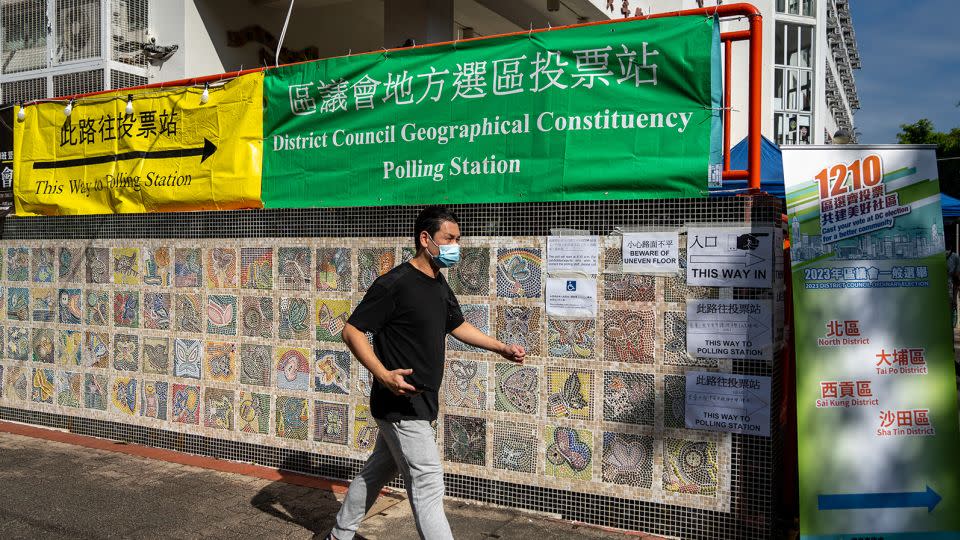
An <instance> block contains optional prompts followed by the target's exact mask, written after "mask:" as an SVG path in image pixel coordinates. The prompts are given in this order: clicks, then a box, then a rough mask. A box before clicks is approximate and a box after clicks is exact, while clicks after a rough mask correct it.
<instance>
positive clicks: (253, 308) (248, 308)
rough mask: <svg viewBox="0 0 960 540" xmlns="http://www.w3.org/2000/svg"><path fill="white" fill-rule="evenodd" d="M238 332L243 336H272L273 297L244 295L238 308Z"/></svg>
mask: <svg viewBox="0 0 960 540" xmlns="http://www.w3.org/2000/svg"><path fill="white" fill-rule="evenodd" d="M240 333H241V334H242V335H243V336H245V337H254V338H267V339H269V338H271V337H273V298H268V297H261V296H244V297H243V300H242V301H241V308H240Z"/></svg>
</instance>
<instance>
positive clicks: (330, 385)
mask: <svg viewBox="0 0 960 540" xmlns="http://www.w3.org/2000/svg"><path fill="white" fill-rule="evenodd" d="M314 367H315V368H316V369H315V370H314V372H315V373H316V375H315V376H314V378H313V387H314V390H316V391H317V392H324V393H327V394H349V393H350V353H348V352H346V351H335V350H327V349H318V350H317V351H316V361H315V365H314ZM318 403H319V402H318ZM344 444H346V443H344Z"/></svg>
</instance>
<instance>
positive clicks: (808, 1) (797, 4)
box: [777, 0, 817, 17]
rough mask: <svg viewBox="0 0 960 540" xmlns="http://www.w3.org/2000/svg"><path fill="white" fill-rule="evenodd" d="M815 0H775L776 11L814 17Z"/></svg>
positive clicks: (815, 11)
mask: <svg viewBox="0 0 960 540" xmlns="http://www.w3.org/2000/svg"><path fill="white" fill-rule="evenodd" d="M816 5H817V0H777V13H786V14H787V15H802V16H804V17H815V16H816V15H817V10H816Z"/></svg>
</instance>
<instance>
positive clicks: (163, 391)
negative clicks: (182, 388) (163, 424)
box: [140, 381, 170, 420]
mask: <svg viewBox="0 0 960 540" xmlns="http://www.w3.org/2000/svg"><path fill="white" fill-rule="evenodd" d="M141 387H142V390H141V399H140V415H141V416H145V417H147V418H155V419H157V420H166V419H167V403H168V401H169V392H170V385H169V384H168V383H166V382H162V381H143V385H142V386H141Z"/></svg>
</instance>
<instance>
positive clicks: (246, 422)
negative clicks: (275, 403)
mask: <svg viewBox="0 0 960 540" xmlns="http://www.w3.org/2000/svg"><path fill="white" fill-rule="evenodd" d="M237 424H238V425H239V426H240V431H242V432H243V433H259V434H261V435H266V434H267V433H269V432H270V394H259V393H257V392H240V401H239V404H238V405H237Z"/></svg>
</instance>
